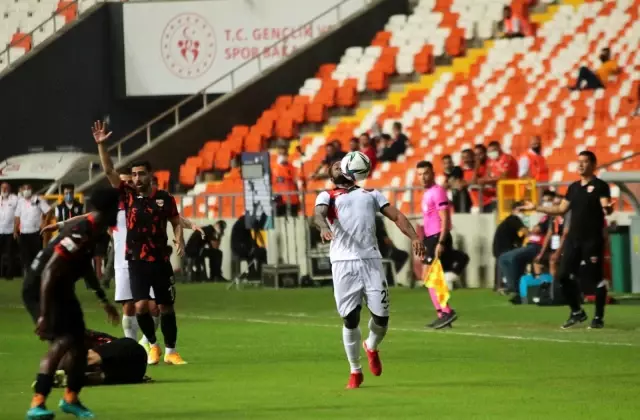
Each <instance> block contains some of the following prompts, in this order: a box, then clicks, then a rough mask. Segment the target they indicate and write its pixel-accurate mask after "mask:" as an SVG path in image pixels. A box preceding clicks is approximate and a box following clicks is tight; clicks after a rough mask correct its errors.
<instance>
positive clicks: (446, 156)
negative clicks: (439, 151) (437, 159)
mask: <svg viewBox="0 0 640 420" xmlns="http://www.w3.org/2000/svg"><path fill="white" fill-rule="evenodd" d="M445 159H449V160H453V158H452V157H451V155H443V156H442V160H445Z"/></svg>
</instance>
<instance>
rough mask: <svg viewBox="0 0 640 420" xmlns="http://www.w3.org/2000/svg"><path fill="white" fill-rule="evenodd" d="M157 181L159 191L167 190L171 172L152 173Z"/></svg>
mask: <svg viewBox="0 0 640 420" xmlns="http://www.w3.org/2000/svg"><path fill="white" fill-rule="evenodd" d="M153 174H154V175H155V177H156V178H157V179H158V188H160V189H161V190H168V189H169V178H171V172H169V171H156V172H154V173H153Z"/></svg>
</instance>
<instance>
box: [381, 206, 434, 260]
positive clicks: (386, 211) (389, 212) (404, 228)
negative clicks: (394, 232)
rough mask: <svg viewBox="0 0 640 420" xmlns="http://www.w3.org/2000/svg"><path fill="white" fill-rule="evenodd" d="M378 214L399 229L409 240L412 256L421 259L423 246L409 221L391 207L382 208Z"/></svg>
mask: <svg viewBox="0 0 640 420" xmlns="http://www.w3.org/2000/svg"><path fill="white" fill-rule="evenodd" d="M380 213H382V214H383V215H384V216H385V217H386V218H387V219H389V220H391V221H392V222H394V223H395V224H396V226H398V229H400V231H401V232H402V233H404V235H405V236H406V237H407V238H409V239H411V247H412V248H413V253H414V255H415V256H416V257H418V258H420V259H422V258H423V257H424V245H423V244H422V241H421V240H420V238H418V234H417V233H416V230H415V229H414V228H413V226H412V225H411V222H410V221H409V219H407V216H405V215H404V214H402V212H401V211H400V210H398V209H397V208H395V207H393V206H391V205H386V206H384V207H383V208H382V209H380Z"/></svg>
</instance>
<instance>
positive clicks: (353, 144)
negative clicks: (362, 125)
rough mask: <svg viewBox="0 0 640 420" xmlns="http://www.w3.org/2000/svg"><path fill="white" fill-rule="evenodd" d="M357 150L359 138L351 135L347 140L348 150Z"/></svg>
mask: <svg viewBox="0 0 640 420" xmlns="http://www.w3.org/2000/svg"><path fill="white" fill-rule="evenodd" d="M359 150H360V140H358V138H357V137H353V138H352V139H351V140H349V151H350V152H357V151H359Z"/></svg>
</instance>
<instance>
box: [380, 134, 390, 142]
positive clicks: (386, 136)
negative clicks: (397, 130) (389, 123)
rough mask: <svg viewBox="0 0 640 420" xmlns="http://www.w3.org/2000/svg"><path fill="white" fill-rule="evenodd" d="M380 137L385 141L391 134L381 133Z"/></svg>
mask: <svg viewBox="0 0 640 420" xmlns="http://www.w3.org/2000/svg"><path fill="white" fill-rule="evenodd" d="M380 138H381V139H382V140H385V141H386V140H391V135H390V134H383V135H381V136H380Z"/></svg>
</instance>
